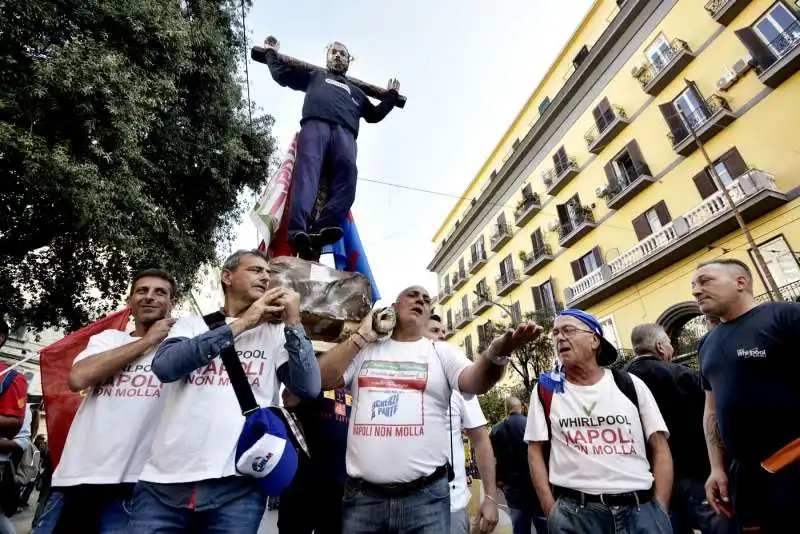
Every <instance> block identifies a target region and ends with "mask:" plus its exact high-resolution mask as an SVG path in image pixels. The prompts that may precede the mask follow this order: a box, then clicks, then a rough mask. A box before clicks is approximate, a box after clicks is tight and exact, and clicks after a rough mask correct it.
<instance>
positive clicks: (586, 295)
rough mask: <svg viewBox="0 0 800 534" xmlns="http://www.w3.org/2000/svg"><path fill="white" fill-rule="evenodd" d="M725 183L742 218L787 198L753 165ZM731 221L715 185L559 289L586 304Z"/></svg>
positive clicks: (731, 225)
mask: <svg viewBox="0 0 800 534" xmlns="http://www.w3.org/2000/svg"><path fill="white" fill-rule="evenodd" d="M727 189H728V193H729V194H730V196H731V198H732V200H733V202H734V203H735V204H736V206H737V208H738V209H739V212H740V213H741V215H742V218H743V219H744V220H745V222H747V221H752V220H754V219H756V218H758V217H761V216H762V215H764V214H765V213H769V212H771V211H772V210H774V209H776V208H777V207H779V206H781V205H782V204H785V203H786V202H787V201H788V199H787V197H786V195H784V194H783V193H781V192H780V191H778V189H777V187H776V185H775V179H774V177H773V176H772V175H771V174H769V173H767V172H765V171H762V170H759V169H750V170H748V171H747V172H745V173H744V174H742V175H741V176H739V177H738V178H737V179H736V180H734V181H733V183H731V184H730V185H729V186H728V187H727ZM737 227H738V226H737V223H736V219H735V218H734V214H733V212H732V211H731V209H730V207H729V206H728V204H727V201H726V200H725V196H724V194H723V192H722V191H717V192H716V193H714V194H712V195H710V196H709V197H707V198H705V199H704V200H703V201H702V202H700V203H699V204H697V205H696V206H695V207H694V208H692V209H691V210H689V211H688V212H686V213H684V214H683V215H681V216H679V217H676V218H675V219H673V220H672V221H671V222H669V223H668V224H666V225H664V226H663V227H662V228H661V229H660V230H658V231H657V232H654V233H653V234H650V235H649V236H647V237H646V238H644V239H642V240H641V241H639V242H638V243H636V245H634V246H633V247H631V248H630V249H628V250H626V251H624V252H623V253H622V254H620V255H619V256H617V257H616V258H614V259H613V260H611V261H609V262H608V263H607V264H603V265H601V266H600V267H599V268H598V269H595V270H594V271H592V272H590V273H589V274H587V275H586V276H584V277H583V278H581V279H580V280H577V281H576V282H575V283H574V284H572V285H571V286H569V287H567V288H566V289H565V291H564V293H565V297H566V301H567V303H568V305H569V306H570V307H578V308H585V307H587V306H591V305H593V304H595V303H597V302H599V301H601V300H603V299H604V298H607V297H609V296H610V295H613V294H615V293H616V292H618V291H620V290H621V289H623V288H626V287H630V286H631V285H632V284H636V283H638V282H641V281H642V280H644V279H646V278H648V277H650V276H653V275H656V274H657V273H659V272H660V271H661V270H662V269H664V268H666V267H668V266H670V265H674V264H675V263H676V262H677V261H679V260H681V259H683V258H685V257H687V256H689V255H691V254H694V253H695V252H697V251H698V250H701V249H702V248H703V247H705V246H706V245H707V244H708V243H713V242H714V241H716V240H718V239H720V238H722V237H723V236H725V235H727V234H729V233H731V232H732V231H734V230H736V228H737Z"/></svg>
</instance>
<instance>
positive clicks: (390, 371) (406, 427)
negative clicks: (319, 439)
mask: <svg viewBox="0 0 800 534" xmlns="http://www.w3.org/2000/svg"><path fill="white" fill-rule="evenodd" d="M427 383H428V364H427V363H415V362H386V361H375V360H373V361H367V362H364V364H363V365H362V366H361V371H360V372H359V375H358V388H359V395H361V396H362V397H361V398H362V399H363V403H362V402H359V406H361V407H362V409H360V410H356V411H355V420H354V421H353V434H354V435H356V436H372V437H398V438H405V437H416V436H423V435H425V432H424V427H423V425H424V424H425V409H424V404H423V394H424V392H425V386H426V385H427ZM363 408H367V409H363Z"/></svg>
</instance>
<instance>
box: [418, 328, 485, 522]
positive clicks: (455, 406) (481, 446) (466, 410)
mask: <svg viewBox="0 0 800 534" xmlns="http://www.w3.org/2000/svg"><path fill="white" fill-rule="evenodd" d="M426 337H427V338H428V339H431V340H433V341H444V328H443V327H442V318H441V317H439V316H438V315H436V314H431V318H430V320H429V321H428V333H427V335H426ZM450 415H451V420H450V433H451V440H452V444H453V447H452V449H451V456H452V458H451V459H452V461H453V469H454V470H455V478H454V479H453V481H452V482H450V532H451V534H469V532H470V528H469V510H467V507H468V506H469V499H470V496H471V493H470V488H469V486H470V482H469V481H468V480H467V470H466V465H465V464H466V456H465V453H464V443H463V442H462V440H461V429H462V428H463V429H464V432H466V434H467V437H468V438H469V441H470V443H471V444H472V447H473V449H475V460H476V463H477V464H478V472H479V473H480V475H481V482H482V483H483V489H484V494H485V498H484V500H483V503H482V504H481V508H480V512H479V516H478V530H479V531H480V532H482V533H483V532H486V533H488V532H492V531H493V530H494V527H495V526H496V525H497V522H498V521H499V519H500V515H499V512H498V510H497V484H496V482H495V460H494V452H493V451H492V442H491V440H490V439H489V431H488V430H487V429H486V425H487V421H486V417H485V416H484V415H483V410H481V405H480V403H479V402H478V397H476V396H475V395H467V396H466V397H464V395H462V394H461V393H459V392H458V391H453V395H452V396H451V397H450Z"/></svg>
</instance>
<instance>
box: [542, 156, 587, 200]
mask: <svg viewBox="0 0 800 534" xmlns="http://www.w3.org/2000/svg"><path fill="white" fill-rule="evenodd" d="M578 171H579V169H578V162H577V160H576V159H575V158H574V157H572V156H570V157H568V158H567V159H566V161H559V162H558V163H556V164H555V166H554V167H553V168H552V169H546V170H543V171H542V181H543V182H544V185H545V187H547V194H548V195H551V196H552V195H557V194H558V192H559V191H561V190H562V189H564V187H566V185H567V184H568V183H569V182H570V180H572V179H573V178H574V177H575V176H576V175H577V174H578Z"/></svg>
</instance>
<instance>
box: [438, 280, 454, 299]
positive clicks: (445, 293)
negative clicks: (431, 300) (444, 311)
mask: <svg viewBox="0 0 800 534" xmlns="http://www.w3.org/2000/svg"><path fill="white" fill-rule="evenodd" d="M452 296H453V290H452V289H450V282H449V281H448V282H447V284H445V286H444V289H442V290H441V291H439V304H444V303H445V302H447V301H448V300H450V297H452Z"/></svg>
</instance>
